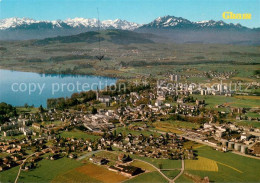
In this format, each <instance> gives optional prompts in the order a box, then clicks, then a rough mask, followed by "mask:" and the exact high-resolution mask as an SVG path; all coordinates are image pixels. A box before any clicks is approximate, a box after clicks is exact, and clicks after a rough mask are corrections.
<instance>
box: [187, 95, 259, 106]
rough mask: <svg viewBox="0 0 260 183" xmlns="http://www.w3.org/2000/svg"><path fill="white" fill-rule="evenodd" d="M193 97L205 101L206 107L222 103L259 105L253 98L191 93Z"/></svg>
mask: <svg viewBox="0 0 260 183" xmlns="http://www.w3.org/2000/svg"><path fill="white" fill-rule="evenodd" d="M192 96H193V97H194V98H197V99H199V100H205V101H206V104H207V106H206V108H215V106H216V105H220V104H224V105H229V106H231V107H244V108H247V107H259V100H258V99H255V98H250V97H249V98H246V99H245V98H243V97H239V98H237V97H226V96H217V95H216V96H213V95H192ZM247 97H248V96H247Z"/></svg>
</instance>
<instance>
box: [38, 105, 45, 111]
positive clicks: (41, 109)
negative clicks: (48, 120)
mask: <svg viewBox="0 0 260 183" xmlns="http://www.w3.org/2000/svg"><path fill="white" fill-rule="evenodd" d="M38 109H39V112H40V113H43V112H44V109H43V107H42V105H40V107H39V108H38Z"/></svg>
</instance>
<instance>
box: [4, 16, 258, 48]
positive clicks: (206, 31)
mask: <svg viewBox="0 0 260 183" xmlns="http://www.w3.org/2000/svg"><path fill="white" fill-rule="evenodd" d="M99 28H100V29H102V30H104V29H120V30H128V31H135V32H139V33H152V34H157V35H160V36H161V37H164V38H165V39H161V41H170V42H176V43H180V42H181V43H186V42H206V43H234V44H237V43H238V44H240V43H242V44H258V43H259V42H260V41H259V39H255V38H256V37H260V36H259V33H260V31H259V28H256V29H251V28H248V27H245V26H242V25H240V24H233V23H229V24H228V23H225V22H223V21H214V20H208V21H199V22H192V21H189V20H187V19H185V18H182V17H175V16H169V15H168V16H164V17H158V18H157V19H155V20H154V21H152V22H150V23H148V24H138V23H133V22H128V21H126V20H120V19H116V20H104V21H100V22H99V21H98V20H97V19H85V18H74V19H67V20H64V21H62V20H55V21H39V20H34V19H29V18H7V19H2V20H0V40H28V39H43V38H48V37H56V36H69V35H76V34H80V33H83V32H88V31H97V30H98V29H99ZM159 41H160V40H159Z"/></svg>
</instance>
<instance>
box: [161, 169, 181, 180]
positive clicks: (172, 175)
mask: <svg viewBox="0 0 260 183" xmlns="http://www.w3.org/2000/svg"><path fill="white" fill-rule="evenodd" d="M162 173H163V174H164V175H166V176H167V177H168V178H170V179H174V178H175V177H176V176H177V175H178V174H179V173H180V170H162Z"/></svg>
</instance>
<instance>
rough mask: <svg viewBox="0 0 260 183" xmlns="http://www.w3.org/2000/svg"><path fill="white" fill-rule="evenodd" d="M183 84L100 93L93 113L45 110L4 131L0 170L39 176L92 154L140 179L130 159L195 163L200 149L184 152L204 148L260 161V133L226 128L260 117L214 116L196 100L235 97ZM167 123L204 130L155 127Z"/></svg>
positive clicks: (234, 110)
mask: <svg viewBox="0 0 260 183" xmlns="http://www.w3.org/2000/svg"><path fill="white" fill-rule="evenodd" d="M178 80H179V76H178V75H170V76H169V77H168V78H167V79H165V80H160V81H158V82H157V83H154V82H153V83H152V82H151V83H149V85H147V86H144V87H143V88H142V89H140V90H135V89H132V91H129V93H123V94H117V95H115V94H109V93H108V94H107V93H105V92H103V91H99V90H97V91H96V92H95V93H94V94H95V98H94V99H92V100H89V101H88V102H86V103H87V104H88V105H87V107H86V105H82V104H81V105H76V107H67V108H65V109H61V108H50V109H44V108H43V107H39V108H38V109H37V112H34V113H28V112H27V113H20V114H19V115H18V116H14V117H11V118H10V119H9V121H7V122H5V123H3V124H2V125H1V126H0V131H1V134H2V137H1V142H0V150H1V152H0V153H1V154H3V155H4V156H3V157H2V158H1V159H0V165H1V166H0V170H1V171H5V170H8V169H10V168H12V167H16V166H21V167H22V170H24V171H28V170H30V169H35V168H37V162H39V161H41V160H42V159H48V160H50V161H51V160H57V159H60V158H63V157H67V158H71V159H78V158H79V157H81V156H84V154H85V153H86V152H87V153H88V152H98V151H112V152H114V151H115V152H117V154H118V156H122V157H121V158H119V162H120V163H118V162H117V163H113V164H110V165H109V166H107V168H108V169H109V170H110V171H116V172H120V173H122V174H124V175H127V176H135V175H137V174H139V173H142V172H143V171H144V170H142V169H140V168H138V167H135V166H130V165H128V164H125V163H127V162H129V161H131V160H132V158H131V155H135V156H139V157H147V158H153V159H169V160H185V159H192V160H196V159H197V154H196V153H195V152H194V149H193V147H192V146H190V147H187V146H185V145H184V144H185V143H186V142H188V141H194V142H198V143H201V144H205V145H207V146H210V147H213V148H214V149H216V150H218V151H222V152H223V153H224V152H228V151H232V152H234V153H237V154H239V155H241V156H254V157H257V156H258V157H259V156H260V148H259V147H260V132H259V129H258V128H248V127H243V126H238V125H236V124H233V123H232V122H227V123H225V122H223V119H224V118H226V117H227V116H231V117H232V119H234V120H237V121H240V120H243V119H249V118H250V121H256V122H259V120H260V118H259V115H258V117H247V116H246V114H247V113H248V112H249V111H251V112H252V111H253V109H250V108H241V107H229V106H224V105H221V104H219V105H216V106H214V107H215V110H209V109H207V108H206V106H207V100H205V99H198V98H197V96H199V95H215V94H217V95H224V96H225V97H231V94H234V93H232V92H231V91H230V90H228V88H226V87H223V86H222V85H218V86H217V87H216V88H215V90H214V91H215V93H210V91H211V90H210V89H206V90H204V89H202V88H199V89H195V88H194V87H193V86H192V85H182V84H178V83H177V82H178ZM169 82H170V86H171V87H169ZM167 83H168V84H167ZM104 93H105V94H104ZM194 93H195V94H197V95H194ZM92 94H93V93H92ZM229 94H230V95H229ZM222 108H224V109H226V108H229V109H230V112H226V111H225V110H223V111H222ZM254 112H256V113H257V112H258V113H259V111H254ZM168 120H177V121H182V122H183V123H184V124H185V123H189V124H190V123H193V124H197V127H196V128H185V126H178V127H177V128H176V129H175V131H176V130H177V132H178V133H175V131H174V130H171V127H170V126H169V128H168V129H166V130H165V129H162V128H159V129H158V128H156V126H154V123H162V124H163V122H164V121H168ZM259 123H260V122H259ZM118 129H121V130H122V129H124V130H125V131H122V132H120V130H118ZM126 129H127V130H126ZM118 131H119V132H118ZM179 132H181V133H179ZM64 133H80V134H86V135H88V137H89V138H75V137H73V136H64ZM12 137H15V138H12ZM16 137H18V138H16ZM122 154H123V155H122ZM88 161H90V162H92V163H94V164H98V165H106V164H107V163H108V162H110V161H111V160H110V159H109V158H106V157H102V158H100V157H95V156H94V154H93V156H92V157H90V158H89V160H88Z"/></svg>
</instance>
